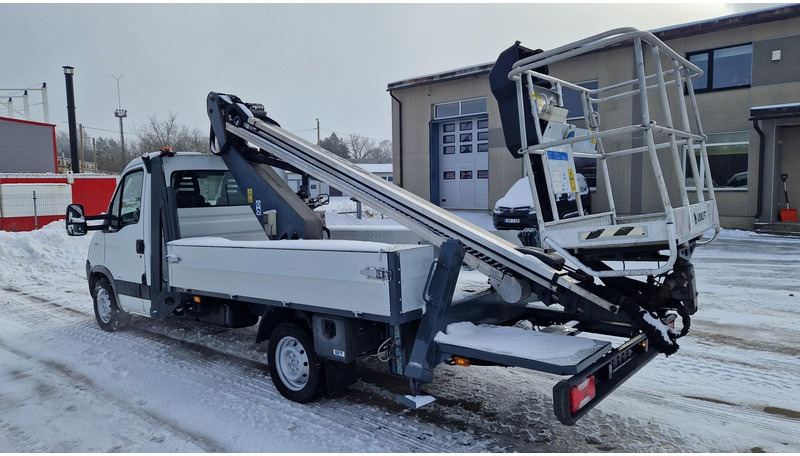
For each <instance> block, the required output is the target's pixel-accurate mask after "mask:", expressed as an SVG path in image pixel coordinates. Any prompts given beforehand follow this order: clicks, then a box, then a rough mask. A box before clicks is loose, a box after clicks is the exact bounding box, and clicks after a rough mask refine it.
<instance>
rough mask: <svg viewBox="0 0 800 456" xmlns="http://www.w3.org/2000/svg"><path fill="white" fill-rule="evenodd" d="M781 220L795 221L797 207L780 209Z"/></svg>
mask: <svg viewBox="0 0 800 456" xmlns="http://www.w3.org/2000/svg"><path fill="white" fill-rule="evenodd" d="M781 221H782V222H796V221H797V209H781Z"/></svg>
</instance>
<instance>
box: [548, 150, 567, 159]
mask: <svg viewBox="0 0 800 456" xmlns="http://www.w3.org/2000/svg"><path fill="white" fill-rule="evenodd" d="M547 158H548V159H549V160H563V161H568V160H569V155H568V154H567V153H566V152H556V151H554V150H548V151H547Z"/></svg>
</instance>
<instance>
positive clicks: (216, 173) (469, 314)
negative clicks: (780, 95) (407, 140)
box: [66, 29, 719, 425]
mask: <svg viewBox="0 0 800 456" xmlns="http://www.w3.org/2000/svg"><path fill="white" fill-rule="evenodd" d="M608 46H616V47H620V46H629V47H631V48H632V52H631V54H632V55H633V56H634V60H635V61H634V65H633V68H634V70H635V71H634V73H635V76H634V77H633V78H632V79H631V80H624V81H618V82H613V83H611V84H609V85H607V86H603V87H600V88H597V89H587V88H584V87H582V86H580V85H578V84H575V83H574V82H570V81H567V80H564V79H559V78H557V77H553V76H550V75H549V72H548V65H552V64H554V63H556V62H559V61H562V60H565V59H570V58H574V57H577V56H581V55H584V54H586V53H591V52H593V51H595V50H598V49H601V48H605V47H608ZM645 56H647V58H648V59H649V60H650V61H649V62H648V63H647V64H646V63H645ZM701 74H702V71H701V69H700V68H698V67H696V66H695V65H693V64H692V63H690V62H688V61H687V60H686V59H684V58H683V57H681V56H680V55H678V54H676V53H675V52H673V51H672V50H671V49H669V48H668V47H667V46H666V45H664V43H662V42H661V41H660V40H658V39H657V38H656V37H654V36H653V35H652V34H650V33H648V32H640V31H636V30H635V29H617V30H612V31H610V32H607V33H603V34H599V35H596V36H593V37H589V38H587V39H584V40H581V41H578V42H575V43H571V44H569V45H566V46H562V47H559V48H557V49H553V50H550V51H547V52H542V51H541V50H538V51H532V50H530V49H527V48H524V47H522V46H520V45H519V43H516V44H515V45H513V46H511V47H510V48H509V49H507V50H506V51H504V52H503V53H502V54H501V55H500V56H499V58H498V60H497V63H496V64H495V66H494V68H493V70H492V72H491V74H490V84H491V89H492V91H493V94H494V95H495V97H496V99H497V102H498V106H499V108H500V114H501V122H502V125H503V131H504V135H505V142H506V145H507V146H508V150H509V152H510V153H512V154H513V155H514V157H516V158H519V159H521V160H522V163H523V166H524V169H525V176H526V178H527V179H528V182H529V186H530V190H531V193H532V196H533V201H534V203H535V206H536V208H535V209H536V217H537V222H538V223H537V224H536V226H535V227H533V228H526V229H525V230H524V231H523V232H520V233H519V235H520V236H519V237H520V239H521V243H520V244H517V243H512V242H509V241H507V240H505V239H503V238H501V237H498V236H496V235H495V234H493V233H492V232H489V231H486V230H484V229H481V228H479V227H477V226H474V225H473V224H470V223H468V222H467V221H465V220H462V219H460V218H459V217H456V216H455V215H453V214H451V213H449V212H448V211H446V210H444V209H442V208H440V207H438V206H436V205H434V204H432V203H430V202H429V201H427V200H425V199H423V198H420V197H419V196H416V195H414V194H412V193H410V192H408V191H406V190H404V189H402V188H399V187H397V186H395V185H393V184H392V183H389V182H387V181H385V180H382V179H380V178H378V177H377V176H375V175H372V174H370V173H368V172H365V171H364V170H362V169H361V168H359V167H358V166H356V165H354V164H352V163H349V162H347V161H346V160H343V159H341V158H340V157H337V156H336V155H333V154H331V153H329V152H327V151H325V150H324V149H321V148H320V147H317V146H316V145H313V144H310V143H308V142H306V141H304V140H303V139H301V138H299V137H297V136H295V135H293V134H291V133H289V132H288V131H286V130H284V129H282V128H281V127H280V125H279V124H278V122H276V121H275V120H273V119H271V118H270V117H269V116H267V113H266V111H265V108H264V106H263V105H261V104H258V103H245V102H242V100H241V99H240V98H239V97H237V96H235V95H230V94H223V93H216V92H211V93H209V95H208V97H207V100H206V102H207V109H208V115H209V120H210V123H211V135H210V138H211V149H212V152H213V154H199V153H186V152H178V153H176V152H172V151H171V150H169V149H165V150H164V151H161V152H155V153H151V154H149V155H145V156H142V157H139V158H136V159H134V160H133V161H132V162H131V163H130V164H129V165H128V166H127V167H126V168H125V170H124V171H123V173H122V176H121V178H120V180H119V184H118V186H117V189H116V191H115V193H114V196H113V198H112V200H111V202H110V204H109V207H108V211H107V212H106V213H105V214H101V215H96V216H87V215H86V214H85V213H84V211H83V208H82V207H81V206H80V205H77V204H73V205H70V206H69V207H68V208H67V220H66V228H67V232H68V233H69V234H70V235H85V234H87V232H88V231H95V233H94V237H93V240H92V242H91V245H90V249H89V252H88V258H87V262H86V274H87V278H88V282H89V290H90V293H91V296H92V298H93V301H94V308H95V315H96V317H97V322H98V324H99V325H100V327H101V328H103V329H105V330H108V331H116V330H120V329H122V328H124V327H125V326H126V324H128V323H129V320H130V318H131V317H130V316H131V315H132V314H135V315H141V316H145V317H150V318H156V319H164V318H167V317H171V316H176V315H183V316H186V317H190V318H195V319H197V320H199V321H202V322H206V323H210V324H215V325H220V326H223V327H229V328H239V327H246V326H252V325H258V331H257V337H256V343H257V344H259V346H260V347H264V349H265V350H266V353H267V357H266V358H267V360H266V361H267V364H268V366H269V372H270V375H271V378H272V381H273V382H274V384H275V387H276V388H277V389H278V391H279V392H280V393H281V394H282V395H283V396H285V397H286V398H288V399H290V400H293V401H297V402H301V403H305V402H309V401H312V400H314V399H316V398H318V397H320V396H321V395H323V394H326V393H333V392H336V391H339V390H342V389H344V388H346V387H348V386H349V385H351V384H353V383H354V382H355V381H356V380H357V370H356V363H357V362H358V360H359V358H360V357H362V356H364V355H377V356H378V358H379V359H380V360H381V361H382V362H385V363H386V366H387V370H388V371H389V372H390V373H391V374H394V375H397V376H402V377H405V378H407V379H408V380H409V394H407V395H401V396H399V397H398V400H399V401H400V402H402V403H404V404H406V405H408V406H410V407H419V406H422V405H424V404H426V403H428V402H430V401H432V400H434V398H432V397H430V396H429V395H427V394H426V393H425V391H424V387H425V385H426V384H427V383H430V382H432V381H433V370H434V368H435V367H436V366H438V365H440V364H441V363H448V364H456V365H462V366H468V365H470V364H473V365H498V366H516V367H521V368H527V369H533V370H537V371H543V372H548V373H552V374H556V375H560V376H563V377H564V378H563V379H562V380H560V381H559V382H558V383H557V384H556V385H555V386H554V388H553V406H554V412H555V415H556V416H557V417H558V419H559V420H560V421H561V422H562V423H564V424H568V425H571V424H574V423H575V422H576V421H577V420H578V419H579V418H580V417H582V416H583V415H584V414H586V412H587V411H589V410H590V409H592V408H593V407H594V406H595V405H597V404H598V403H599V402H600V401H601V400H602V399H603V398H605V397H606V396H608V395H609V394H610V393H611V392H612V391H613V390H614V389H616V388H617V387H618V386H619V385H620V384H622V383H623V382H624V381H625V380H627V379H628V378H630V377H631V376H632V375H633V374H634V373H636V372H637V371H638V370H639V369H640V368H642V367H643V366H645V365H646V364H647V363H648V362H650V361H651V360H653V359H654V358H655V357H656V356H657V355H658V354H659V353H663V354H666V355H667V356H669V355H672V354H674V353H675V352H676V351H677V350H678V343H677V339H678V338H679V337H682V336H684V335H685V334H686V333H687V332H688V330H689V326H690V315H691V314H693V313H694V312H695V311H696V310H697V291H696V289H695V278H694V271H693V267H692V264H691V257H692V253H693V252H694V249H695V247H696V246H699V245H702V244H703V243H707V242H710V240H708V239H705V238H703V233H705V232H709V231H713V232H714V236H716V232H718V230H719V224H718V216H717V210H716V205H715V202H714V190H713V188H712V186H711V178H710V169H709V166H708V158H707V154H706V150H705V136H704V135H703V132H702V127H701V123H700V119H699V116H698V111H697V103H696V99H695V97H694V91H693V88H692V79H693V78H696V77H698V76H700V75H701ZM565 88H566V89H570V90H574V91H577V92H578V93H579V94H580V96H581V99H582V103H583V107H584V112H585V118H584V119H583V121H584V122H583V124H582V127H581V128H578V127H576V126H575V125H572V124H570V123H568V122H567V121H566V115H565V109H564V102H563V91H564V89H565ZM621 99H628V100H629V101H630V100H633V102H635V103H638V106H639V107H641V109H640V110H638V115H640V118H639V119H638V120H637V121H636V122H635V123H634V124H632V125H628V126H615V127H614V128H611V129H608V130H604V129H603V128H601V125H602V124H601V122H600V116H601V114H602V113H603V106H604V103H608V102H613V101H617V100H621ZM687 100H688V101H687ZM673 116H675V117H677V121H676V122H673V120H672V118H673ZM615 139H622V140H621V141H619V140H617V141H615ZM618 144H623V145H625V146H624V147H615V146H616V145H618ZM684 149H688V150H696V151H698V153H697V155H695V154H692V153H689V154H687V155H688V157H689V159H688V165H686V166H687V169H684V165H683V164H682V162H681V160H680V156H681V153H682V151H683V150H684ZM632 154H644V155H645V156H646V157H647V160H644V162H645V163H647V164H648V165H649V166H650V169H649V170H648V171H641V172H643V173H646V174H645V175H646V176H648V179H650V181H651V182H650V185H649V186H647V189H646V191H649V192H651V194H652V195H654V196H655V198H656V199H657V200H658V201H659V207H658V208H657V210H656V211H655V212H653V213H648V214H635V215H630V214H618V213H617V211H616V210H615V204H614V194H612V188H613V185H612V184H613V182H612V181H611V179H610V173H609V170H608V164H607V162H608V161H609V160H615V159H618V158H619V157H630V156H631V155H632ZM576 157H580V158H590V159H594V160H596V163H597V168H598V170H599V171H600V173H601V177H600V179H599V181H600V182H601V183H600V184H598V186H597V187H598V196H600V195H601V194H602V196H603V198H605V205H603V204H598V207H600V208H603V207H605V208H607V209H606V210H600V211H595V212H594V213H592V214H589V213H588V211H584V210H582V209H583V208H581V207H580V205H581V198H580V196H579V195H578V192H579V190H578V189H577V186H576V185H575V175H576V171H575V163H574V160H575V158H576ZM698 162H700V163H701V164H700V165H698ZM699 169H703V170H704V174H701V173H700V172H699V171H698V170H699ZM282 170H289V171H292V172H295V173H298V174H300V175H301V176H303V185H302V186H301V188H300V191H299V192H295V191H293V190H292V189H291V188H290V187H289V186H288V185H287V184H286V182H285V181H284V180H283V179H282V178H281V175H280V172H281V171H282ZM312 176H313V178H315V179H318V180H320V181H323V182H327V183H329V184H330V185H331V186H334V187H336V188H339V189H341V190H343V191H344V192H346V193H347V194H349V195H351V196H352V197H354V198H356V199H357V200H359V201H362V202H364V203H366V204H368V205H369V206H370V207H373V208H375V209H377V210H379V211H380V212H382V213H383V214H386V215H387V216H389V217H391V218H393V219H394V220H396V221H398V222H399V223H401V224H403V225H405V226H406V227H407V228H408V229H409V230H410V231H411V232H413V233H414V234H415V235H417V236H419V238H420V239H421V240H422V242H419V243H418V244H414V245H394V244H391V243H380V242H364V241H356V240H348V239H339V238H337V235H336V232H335V231H334V232H331V230H329V229H328V228H327V227H326V226H325V224H324V218H323V217H320V215H319V214H318V213H317V212H315V211H314V208H316V207H318V206H319V205H321V204H324V203H325V202H326V200H325V198H324V196H318V197H316V198H310V197H309V194H308V188H307V185H308V180H309V178H310V177H312ZM684 176H693V178H694V182H696V183H698V185H697V191H696V192H695V194H694V195H689V194H688V193H687V190H686V186H685V185H684ZM670 180H672V181H675V182H671V183H670ZM704 182H705V183H704ZM569 193H572V194H573V195H572V196H573V197H574V198H572V199H573V200H574V204H576V205H577V206H578V207H576V209H577V210H576V211H573V214H572V215H573V216H571V217H569V218H563V219H562V218H561V217H560V215H559V211H557V210H555V208H556V206H557V204H556V203H557V202H556V198H558V197H559V196H560V195H564V194H569ZM598 199H601V200H602V198H598ZM593 204H597V203H593ZM581 214H583V215H581ZM711 240H713V237H712V238H711ZM465 271H470V272H469V273H473V274H474V273H475V271H477V272H478V273H480V274H483V275H482V276H481V277H483V276H485V280H484V282H485V285H484V286H482V287H478V288H475V287H465V286H464V285H463V281H462V282H460V281H459V278H460V277H463V276H464V275H465V274H467V273H468V272H465ZM676 320H677V321H679V322H680V323H681V324H680V325H679V326H678V327H677V328H676V325H675V322H676ZM487 381H489V380H487ZM654 388H657V386H654Z"/></svg>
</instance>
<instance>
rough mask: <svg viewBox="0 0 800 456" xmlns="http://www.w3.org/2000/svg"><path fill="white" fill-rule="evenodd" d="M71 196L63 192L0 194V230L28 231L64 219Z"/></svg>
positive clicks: (34, 191) (33, 191)
mask: <svg viewBox="0 0 800 456" xmlns="http://www.w3.org/2000/svg"><path fill="white" fill-rule="evenodd" d="M70 203H72V195H71V194H70V193H64V192H57V193H53V192H41V191H38V192H37V191H36V190H32V191H30V192H7V191H4V192H2V193H0V230H3V231H29V230H31V229H39V228H41V227H42V226H44V225H46V224H48V223H50V222H52V221H54V220H58V219H59V218H63V217H64V213H65V210H66V207H67V205H69V204H70Z"/></svg>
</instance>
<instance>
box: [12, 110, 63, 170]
mask: <svg viewBox="0 0 800 456" xmlns="http://www.w3.org/2000/svg"><path fill="white" fill-rule="evenodd" d="M55 172H57V168H56V133H55V125H50V124H43V123H39V122H31V121H27V120H19V119H9V118H6V117H0V173H55Z"/></svg>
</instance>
